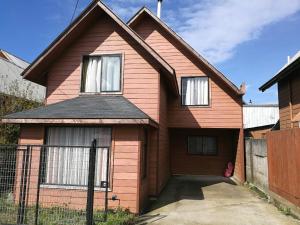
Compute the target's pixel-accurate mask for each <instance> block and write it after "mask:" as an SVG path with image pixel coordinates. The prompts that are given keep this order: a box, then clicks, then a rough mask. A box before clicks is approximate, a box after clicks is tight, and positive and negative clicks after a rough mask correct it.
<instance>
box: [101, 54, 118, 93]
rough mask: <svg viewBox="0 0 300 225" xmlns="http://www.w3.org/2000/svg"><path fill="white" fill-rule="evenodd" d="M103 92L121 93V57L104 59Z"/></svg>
mask: <svg viewBox="0 0 300 225" xmlns="http://www.w3.org/2000/svg"><path fill="white" fill-rule="evenodd" d="M102 60H103V62H102V66H103V68H102V78H101V91H120V84H121V82H120V81H121V80H120V79H121V73H120V71H121V68H120V67H121V58H120V57H119V56H103V57H102Z"/></svg>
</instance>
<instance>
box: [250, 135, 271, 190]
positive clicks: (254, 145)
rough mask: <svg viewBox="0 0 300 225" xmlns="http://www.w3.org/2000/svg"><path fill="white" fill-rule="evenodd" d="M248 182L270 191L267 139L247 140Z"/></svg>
mask: <svg viewBox="0 0 300 225" xmlns="http://www.w3.org/2000/svg"><path fill="white" fill-rule="evenodd" d="M245 148H246V180H247V181H248V182H249V183H252V184H253V185H255V186H257V187H259V188H261V189H263V190H265V191H267V190H268V158H267V142H266V139H252V138H249V139H246V140H245Z"/></svg>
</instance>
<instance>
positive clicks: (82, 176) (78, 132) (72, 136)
mask: <svg viewBox="0 0 300 225" xmlns="http://www.w3.org/2000/svg"><path fill="white" fill-rule="evenodd" d="M94 139H95V140H96V143H97V150H96V171H95V185H96V186H98V187H99V186H100V184H101V181H106V164H107V151H109V147H110V144H111V128H101V127H95V128H92V127H49V128H48V129H47V137H46V145H49V146H50V147H46V148H45V149H44V172H43V175H44V176H43V183H44V184H53V185H66V186H87V183H88V167H89V151H90V146H91V145H92V141H93V140H94ZM85 146H86V147H85Z"/></svg>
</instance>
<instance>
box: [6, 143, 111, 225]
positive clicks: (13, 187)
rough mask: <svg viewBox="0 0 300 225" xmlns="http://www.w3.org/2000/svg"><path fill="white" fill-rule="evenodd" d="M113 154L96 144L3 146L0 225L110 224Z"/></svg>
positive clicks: (106, 148) (107, 148)
mask: <svg viewBox="0 0 300 225" xmlns="http://www.w3.org/2000/svg"><path fill="white" fill-rule="evenodd" d="M109 155H110V148H109V147H98V146H97V144H96V141H93V142H92V144H91V146H49V145H14V146H1V145H0V224H6V225H7V224H28V225H38V224H41V225H42V224H43V225H50V224H51V225H52V224H66V225H67V224H88V225H92V224H94V222H95V221H96V220H97V219H98V220H106V217H107V202H108V188H109V174H110V171H109V164H110V156H109ZM104 191H105V193H103V192H104ZM95 200H96V201H95ZM95 208H97V209H99V211H97V212H94V209H95ZM103 209H105V210H104V211H103Z"/></svg>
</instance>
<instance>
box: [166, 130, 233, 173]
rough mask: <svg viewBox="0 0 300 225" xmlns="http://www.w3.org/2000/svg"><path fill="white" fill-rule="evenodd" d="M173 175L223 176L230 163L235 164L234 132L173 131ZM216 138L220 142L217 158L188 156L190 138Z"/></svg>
mask: <svg viewBox="0 0 300 225" xmlns="http://www.w3.org/2000/svg"><path fill="white" fill-rule="evenodd" d="M170 133H171V135H170V137H171V139H170V140H171V143H170V148H171V151H172V155H171V158H172V173H173V174H193V175H218V176H222V175H223V172H224V170H225V168H226V165H227V163H228V162H234V160H235V156H234V152H235V149H236V146H235V144H234V143H236V141H235V140H234V138H235V137H234V131H233V130H223V129H218V130H216V129H184V130H183V129H173V130H171V131H170ZM189 135H192V136H193V135H200V136H201V135H204V136H214V137H216V138H217V142H218V153H217V155H216V156H201V155H191V154H188V149H187V148H188V142H187V139H188V136H189Z"/></svg>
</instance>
